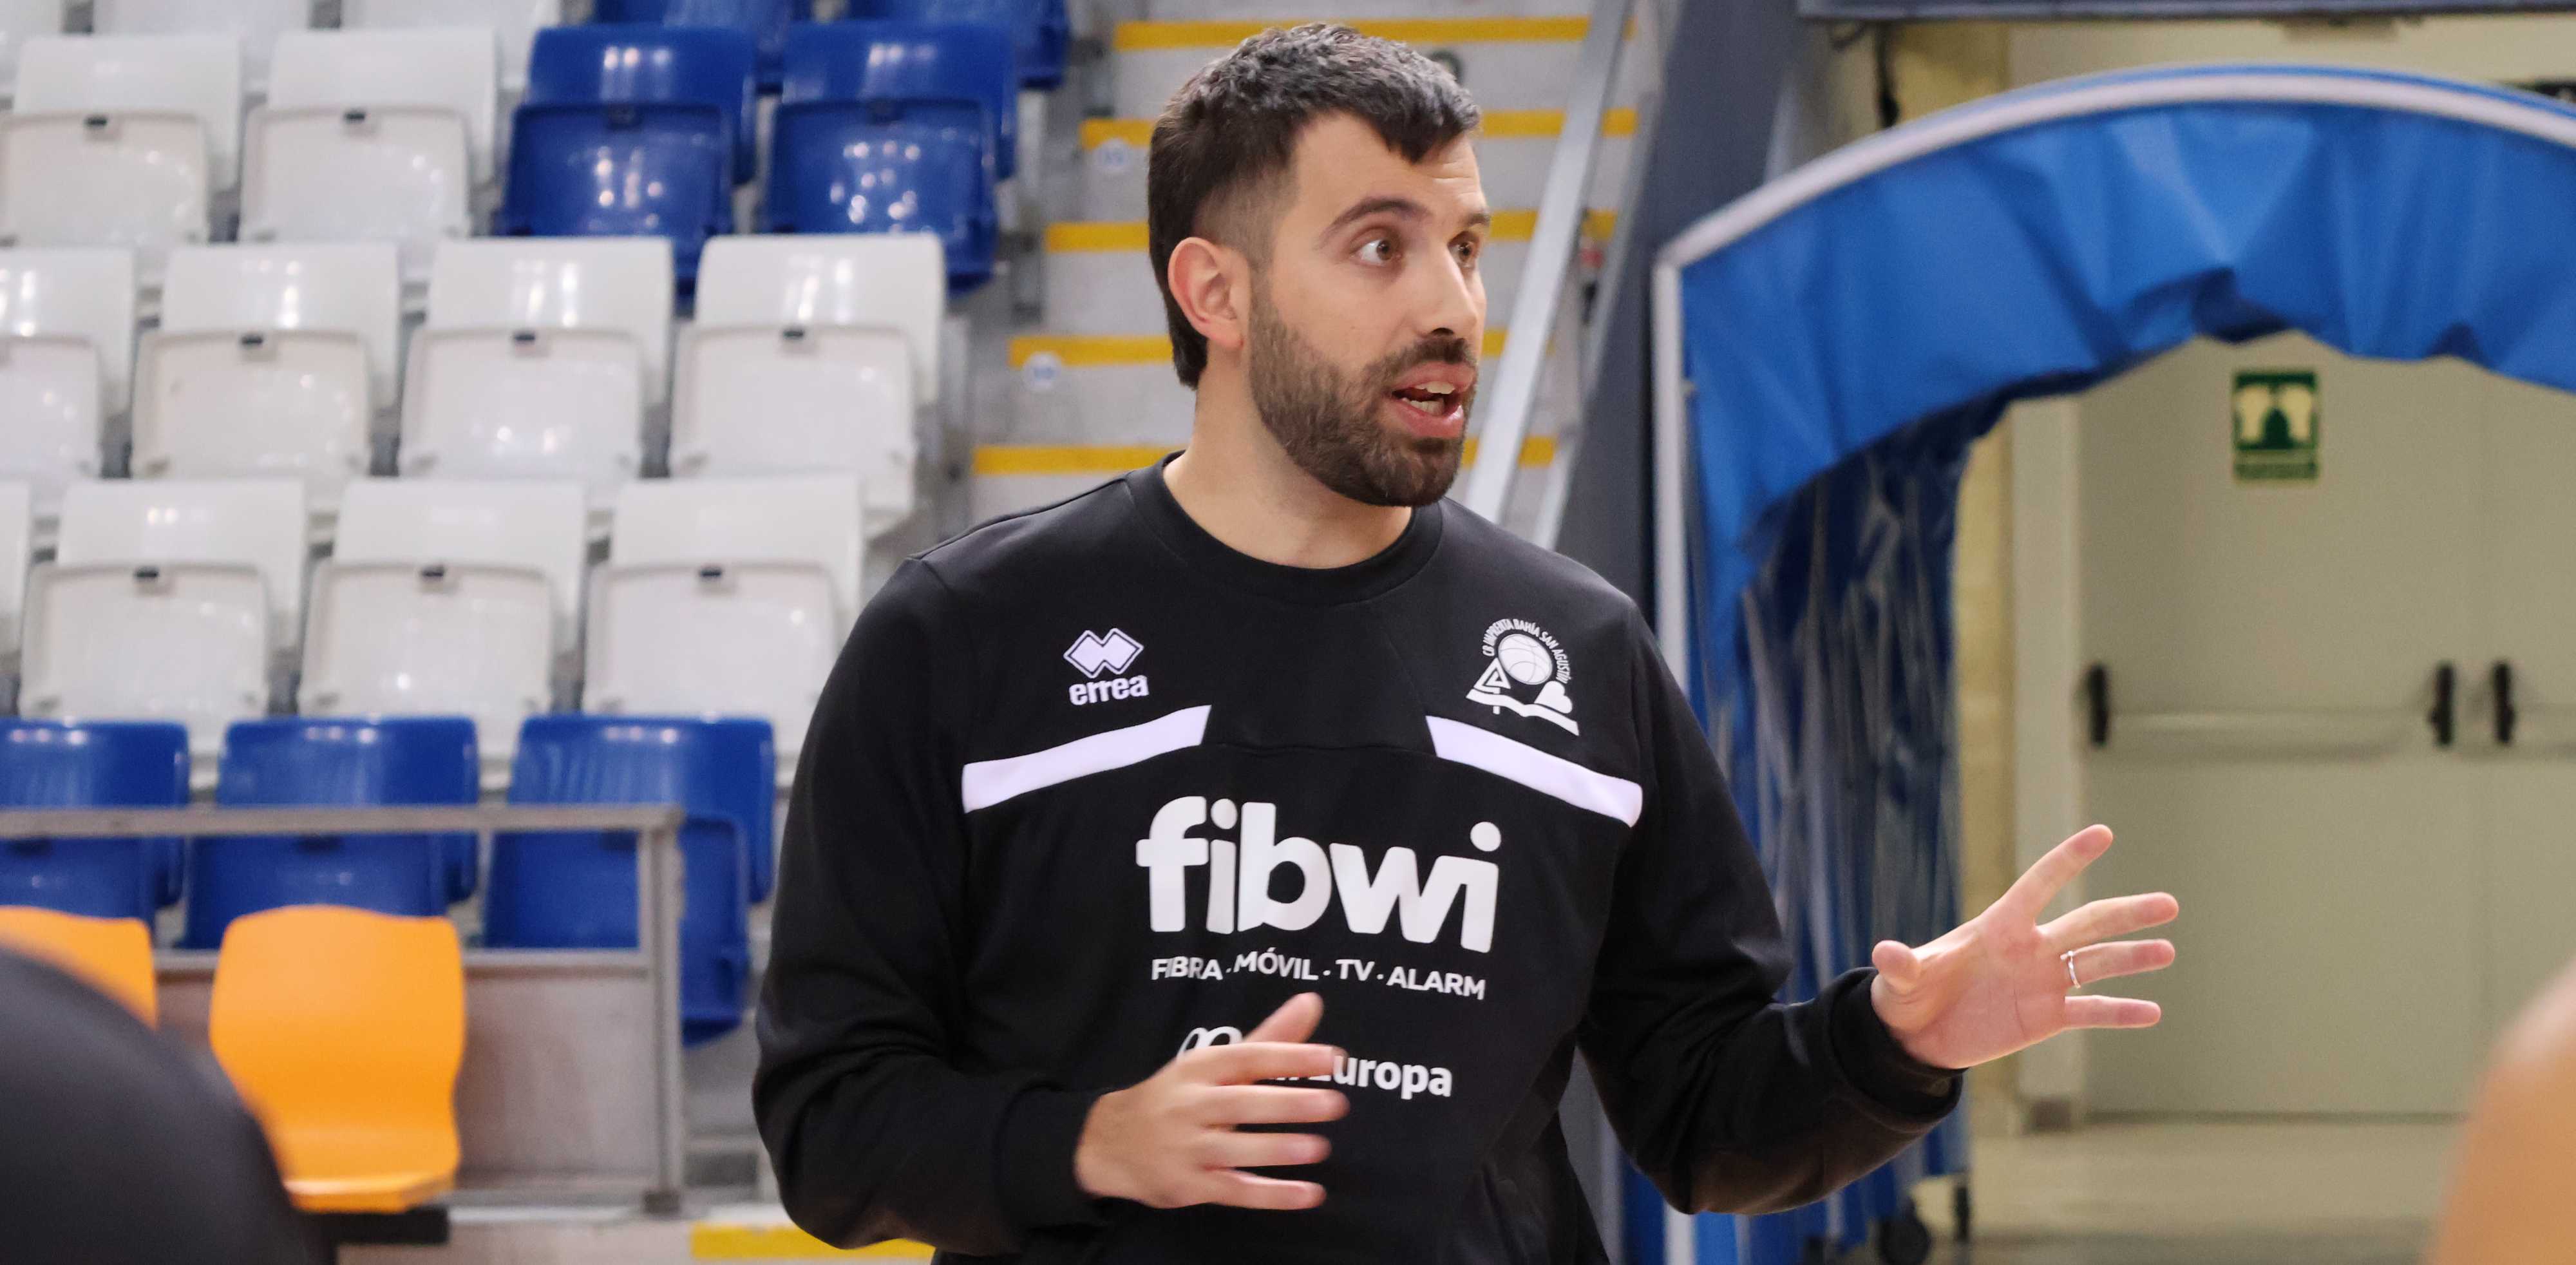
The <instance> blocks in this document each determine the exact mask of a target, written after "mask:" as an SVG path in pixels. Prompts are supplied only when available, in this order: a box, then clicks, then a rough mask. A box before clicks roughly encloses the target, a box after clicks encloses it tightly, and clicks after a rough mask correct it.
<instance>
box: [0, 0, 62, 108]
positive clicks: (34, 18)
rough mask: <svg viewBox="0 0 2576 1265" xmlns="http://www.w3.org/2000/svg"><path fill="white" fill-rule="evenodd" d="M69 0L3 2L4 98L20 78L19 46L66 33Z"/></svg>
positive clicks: (0, 79)
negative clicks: (45, 36) (32, 37)
mask: <svg viewBox="0 0 2576 1265" xmlns="http://www.w3.org/2000/svg"><path fill="white" fill-rule="evenodd" d="M70 7H71V5H70V3H69V0H0V95H5V94H6V93H7V92H8V91H9V89H10V86H11V85H12V84H13V83H15V82H16V80H17V77H18V45H19V44H21V43H22V42H24V41H25V40H26V39H27V38H28V37H29V36H33V35H60V34H62V33H63V19H64V17H65V10H67V9H69V8H70Z"/></svg>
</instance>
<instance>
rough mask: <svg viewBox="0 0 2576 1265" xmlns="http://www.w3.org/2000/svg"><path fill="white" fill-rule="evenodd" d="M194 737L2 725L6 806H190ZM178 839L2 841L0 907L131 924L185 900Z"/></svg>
mask: <svg viewBox="0 0 2576 1265" xmlns="http://www.w3.org/2000/svg"><path fill="white" fill-rule="evenodd" d="M187 806H188V731H187V730H186V729H184V728H182V727H180V726H178V725H175V724H169V723H166V722H159V721H91V722H87V723H82V724H69V723H65V722H63V721H57V720H14V719H13V720H0V808H11V809H23V808H185V807H187ZM183 861H184V857H183V855H182V853H181V851H180V841H179V840H177V839H14V840H8V841H0V905H30V906H36V907H39V908H44V909H54V910H60V911H61V912H64V913H70V914H81V915H83V916H86V917H91V918H134V919H140V920H142V921H143V922H145V923H149V922H151V921H152V913H153V911H154V910H156V909H159V908H161V907H163V906H165V905H169V904H173V903H175V902H176V901H177V900H178V899H179V895H180V890H181V887H182V886H183V881H184V878H185V875H186V870H185V868H184V866H183Z"/></svg>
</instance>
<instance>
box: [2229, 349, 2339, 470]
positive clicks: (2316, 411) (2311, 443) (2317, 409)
mask: <svg viewBox="0 0 2576 1265" xmlns="http://www.w3.org/2000/svg"><path fill="white" fill-rule="evenodd" d="M2227 404H2228V410H2227V412H2228V418H2227V428H2228V431H2229V433H2230V435H2231V436H2232V437H2233V439H2234V447H2235V450H2236V478H2237V481H2238V482H2240V483H2314V482H2316V481H2317V445H2318V441H2319V440H2321V439H2322V438H2323V437H2324V435H2325V407H2324V402H2323V397H2322V396H2320V395H2319V394H2318V392H2317V371H2316V370H2314V369H2240V370H2237V372H2236V389H2235V390H2234V391H2232V392H2230V393H2229V394H2228V397H2227Z"/></svg>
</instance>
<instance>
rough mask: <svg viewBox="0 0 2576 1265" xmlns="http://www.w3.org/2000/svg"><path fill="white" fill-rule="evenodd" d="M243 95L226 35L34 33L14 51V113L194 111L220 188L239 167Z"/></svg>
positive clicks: (236, 57)
mask: <svg viewBox="0 0 2576 1265" xmlns="http://www.w3.org/2000/svg"><path fill="white" fill-rule="evenodd" d="M179 2H181V3H185V2H186V0H179ZM241 99H242V65H241V43H240V41H239V40H237V39H236V38H234V37H233V36H229V35H48V36H37V37H35V38H32V39H30V40H28V41H27V44H26V47H25V48H24V49H22V50H20V52H19V55H18V96H17V103H16V104H17V111H18V112H19V113H21V114H96V113H112V112H115V111H118V110H138V111H168V112H173V113H178V114H187V115H193V116H195V118H196V119H197V121H198V122H199V123H201V124H203V125H205V129H206V151H207V160H208V162H209V163H210V165H211V169H212V171H213V173H214V184H215V186H216V187H218V188H229V187H230V186H231V185H232V183H233V180H234V178H235V176H236V175H237V174H238V173H239V172H240V171H241V119H242V108H241Z"/></svg>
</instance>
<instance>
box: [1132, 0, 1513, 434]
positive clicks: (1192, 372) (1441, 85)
mask: <svg viewBox="0 0 2576 1265" xmlns="http://www.w3.org/2000/svg"><path fill="white" fill-rule="evenodd" d="M1327 114H1348V115H1350V116H1352V117H1354V118H1357V119H1359V120H1360V121H1362V122H1364V123H1367V124H1368V125H1369V126H1370V127H1372V128H1375V129H1376V130H1377V134H1378V136H1379V138H1380V139H1382V140H1384V141H1385V142H1386V145H1387V148H1388V149H1391V150H1394V151H1395V152H1397V153H1400V154H1402V155H1404V157H1405V159H1406V161H1408V162H1420V161H1422V160H1423V158H1424V157H1425V156H1427V155H1429V154H1430V153H1431V151H1433V150H1435V149H1438V148H1440V147H1441V146H1443V145H1446V144H1448V143H1449V142H1451V141H1453V140H1456V139H1457V138H1459V137H1461V136H1464V135H1466V134H1467V133H1469V132H1472V131H1474V130H1475V129H1476V127H1477V124H1478V123H1479V122H1480V121H1481V119H1482V116H1481V115H1480V114H1479V113H1478V112H1477V109H1476V102H1475V100H1474V99H1473V98H1471V97H1469V96H1468V95H1467V90H1466V89H1465V88H1462V87H1460V86H1458V80H1457V78H1456V77H1455V76H1452V75H1451V74H1450V73H1449V71H1448V69H1447V68H1446V67H1443V66H1442V65H1440V63H1438V62H1435V61H1433V60H1431V59H1430V58H1428V57H1425V56H1423V55H1422V54H1420V53H1418V52H1415V51H1414V50H1413V49H1411V48H1408V47H1406V46H1404V45H1402V44H1398V43H1395V42H1393V41H1391V40H1383V39H1378V38H1376V37H1375V36H1369V35H1362V34H1360V33H1359V32H1357V31H1354V30H1352V29H1351V28H1349V27H1347V26H1336V25H1332V24H1330V23H1324V22H1310V23H1308V24H1306V25H1304V26H1297V27H1291V28H1289V29H1287V30H1269V31H1263V32H1262V33H1261V34H1259V35H1255V36H1253V37H1252V38H1251V39H1248V40H1245V41H1244V42H1243V43H1242V44H1241V45H1239V46H1237V47H1236V48H1235V50H1234V51H1233V52H1231V53H1228V54H1226V55H1225V56H1223V57H1220V58H1218V59H1217V60H1215V61H1213V62H1210V63H1208V64H1207V65H1206V66H1205V67H1204V68H1202V69H1201V70H1200V71H1199V72H1198V73H1197V74H1195V75H1192V76H1190V81H1189V82H1188V83H1185V84H1182V85H1181V90H1180V91H1179V92H1176V93H1174V94H1172V100H1171V103H1170V104H1168V105H1166V106H1164V107H1163V117H1161V118H1160V119H1157V120H1155V121H1154V141H1153V148H1152V150H1151V152H1150V153H1149V155H1148V157H1147V159H1146V166H1145V206H1146V210H1145V233H1146V244H1147V247H1148V250H1149V252H1150V253H1151V255H1152V256H1153V260H1154V284H1155V285H1156V286H1158V287H1160V288H1161V289H1162V292H1163V317H1164V319H1165V320H1166V321H1167V322H1169V323H1170V325H1171V328H1172V367H1173V368H1174V369H1175V370H1177V371H1179V373H1180V376H1181V383H1182V385H1184V386H1189V387H1196V386H1198V384H1199V373H1200V371H1201V370H1203V369H1205V368H1207V337H1206V335H1203V334H1201V333H1199V332H1198V330H1197V329H1196V328H1194V327H1193V326H1192V325H1191V324H1190V320H1189V318H1188V317H1187V316H1185V315H1183V314H1182V313H1181V305H1180V304H1179V303H1176V302H1174V301H1173V299H1172V283H1171V278H1170V276H1169V269H1170V268H1171V263H1172V250H1173V248H1174V247H1176V246H1179V245H1180V244H1181V242H1182V241H1183V240H1184V239H1187V238H1190V237H1202V236H1203V237H1208V238H1210V239H1211V240H1219V241H1225V243H1226V244H1227V245H1229V246H1233V247H1235V248H1236V249H1238V250H1242V251H1244V252H1245V253H1247V254H1249V255H1251V256H1252V257H1253V258H1254V259H1255V260H1256V261H1261V262H1266V261H1267V258H1268V255H1267V252H1268V238H1267V229H1268V224H1267V220H1266V219H1263V220H1262V221H1260V222H1259V223H1257V224H1256V223H1255V221H1254V217H1250V216H1246V215H1243V214H1240V213H1241V212H1242V211H1244V210H1245V209H1246V208H1248V207H1250V206H1253V205H1256V204H1258V203H1259V202H1260V201H1261V198H1260V195H1262V194H1264V193H1267V192H1271V191H1272V190H1273V187H1274V186H1275V185H1276V184H1277V183H1278V182H1279V181H1280V180H1281V179H1283V178H1285V177H1286V176H1287V174H1288V168H1289V162H1290V160H1291V159H1292V158H1293V157H1294V156H1295V153H1296V148H1297V137H1298V135H1299V133H1301V132H1303V131H1304V130H1305V127H1306V125H1307V124H1308V123H1311V122H1313V121H1314V120H1315V119H1317V118H1319V117H1322V116H1324V115H1327ZM1229 237H1230V238H1231V240H1229Z"/></svg>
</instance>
